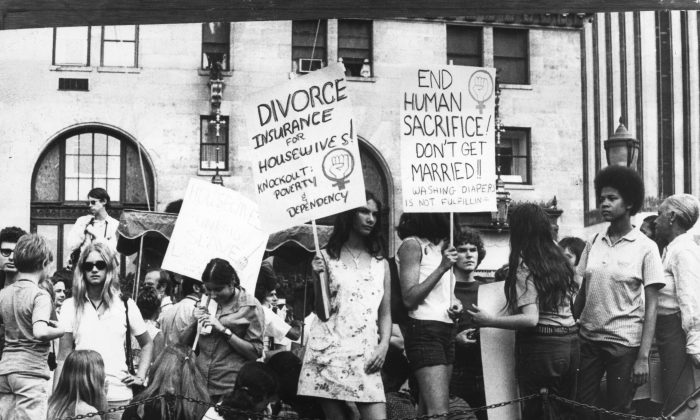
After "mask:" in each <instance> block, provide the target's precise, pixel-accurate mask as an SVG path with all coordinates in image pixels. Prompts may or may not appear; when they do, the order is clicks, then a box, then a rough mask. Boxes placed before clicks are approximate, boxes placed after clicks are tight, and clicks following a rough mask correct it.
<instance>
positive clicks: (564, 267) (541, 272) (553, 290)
mask: <svg viewBox="0 0 700 420" xmlns="http://www.w3.org/2000/svg"><path fill="white" fill-rule="evenodd" d="M521 263H522V264H524V265H525V266H527V268H528V269H529V270H530V275H531V276H532V281H533V283H534V285H535V289H536V290H537V296H538V304H539V307H540V310H543V311H547V312H555V313H556V312H558V311H559V307H560V306H563V305H568V304H569V299H570V298H571V296H572V295H573V294H574V293H576V291H577V290H578V285H577V284H576V282H575V281H574V270H573V268H572V267H571V265H570V264H569V262H568V260H567V258H566V257H565V256H564V253H563V251H562V250H561V248H560V247H559V246H558V245H557V244H556V243H555V242H554V238H553V236H552V226H551V223H550V221H549V216H547V213H545V212H544V210H543V209H542V208H541V207H540V206H537V205H535V204H521V205H519V206H517V207H516V208H515V209H514V210H513V212H512V214H511V215H510V258H509V260H508V277H507V278H506V283H505V292H506V301H507V305H508V309H510V311H511V312H512V313H515V312H516V311H517V298H518V296H517V292H516V288H515V283H516V278H517V273H518V267H519V266H520V264H521Z"/></svg>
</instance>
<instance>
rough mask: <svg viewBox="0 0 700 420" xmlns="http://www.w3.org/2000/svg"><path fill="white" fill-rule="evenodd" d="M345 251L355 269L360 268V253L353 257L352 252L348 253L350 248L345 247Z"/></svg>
mask: <svg viewBox="0 0 700 420" xmlns="http://www.w3.org/2000/svg"><path fill="white" fill-rule="evenodd" d="M345 250H347V251H348V254H350V258H352V262H354V263H355V269H358V268H360V257H362V251H360V252H358V253H357V255H355V254H353V253H352V251H350V248H348V246H347V245H345Z"/></svg>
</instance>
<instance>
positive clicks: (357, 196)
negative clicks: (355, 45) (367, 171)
mask: <svg viewBox="0 0 700 420" xmlns="http://www.w3.org/2000/svg"><path fill="white" fill-rule="evenodd" d="M246 103H247V105H246V107H245V115H246V121H247V124H248V133H249V136H250V137H249V141H250V144H251V146H252V148H253V153H252V157H253V174H254V179H255V190H256V191H257V193H258V196H259V200H258V202H259V204H260V208H262V209H265V211H264V212H262V213H261V218H262V223H263V226H265V227H266V228H267V229H268V230H269V231H276V230H282V229H285V228H288V227H291V226H296V225H300V224H302V223H305V222H308V221H310V220H313V219H319V218H321V217H325V216H330V215H332V214H336V213H340V212H343V211H345V210H349V209H353V208H356V207H360V206H364V205H365V204H366V200H365V184H364V178H363V177H362V163H361V162H360V150H359V148H358V145H357V138H356V133H355V128H354V126H353V117H352V105H351V104H350V98H349V95H348V89H347V82H346V80H345V75H344V69H343V66H341V65H338V64H333V65H330V66H328V67H326V68H325V69H322V70H317V71H314V72H312V73H310V74H309V75H307V76H303V77H298V78H295V79H292V80H290V81H289V82H287V83H285V84H283V85H280V86H276V87H274V88H272V89H269V90H265V91H263V92H259V93H257V94H255V95H253V96H252V97H251V98H250V99H249V100H247V101H246Z"/></svg>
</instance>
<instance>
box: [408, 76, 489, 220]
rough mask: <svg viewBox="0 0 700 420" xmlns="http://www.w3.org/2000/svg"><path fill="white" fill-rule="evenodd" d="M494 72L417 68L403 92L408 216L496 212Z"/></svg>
mask: <svg viewBox="0 0 700 420" xmlns="http://www.w3.org/2000/svg"><path fill="white" fill-rule="evenodd" d="M494 74H495V70H494V69H491V68H481V67H466V66H442V67H434V68H419V69H413V70H410V71H408V72H407V73H406V75H405V76H404V78H403V82H402V89H401V124H400V132H401V179H402V186H403V206H404V211H406V212H481V211H495V210H496V156H495V144H494V142H495V138H494V133H495V128H494V125H495V122H496V121H495V115H494V108H495V89H494V87H495V77H494Z"/></svg>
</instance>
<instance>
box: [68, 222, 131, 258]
mask: <svg viewBox="0 0 700 420" xmlns="http://www.w3.org/2000/svg"><path fill="white" fill-rule="evenodd" d="M91 222H92V224H93V226H94V231H95V233H96V237H95V238H94V240H95V241H104V242H106V243H108V244H110V245H111V246H112V249H113V250H116V249H117V239H118V236H117V228H118V227H119V220H117V219H115V218H113V217H110V216H107V218H106V219H105V220H97V219H95V216H92V215H89V214H88V215H85V216H80V217H78V219H77V220H76V221H75V224H74V225H73V228H72V229H71V230H70V233H68V243H67V245H68V249H70V250H74V249H76V248H78V247H80V248H81V249H82V248H83V247H84V246H87V244H88V243H90V242H91V241H86V240H85V239H86V238H85V236H86V235H85V229H86V228H87V226H88V225H89V224H90V223H91Z"/></svg>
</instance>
